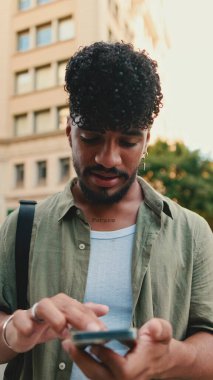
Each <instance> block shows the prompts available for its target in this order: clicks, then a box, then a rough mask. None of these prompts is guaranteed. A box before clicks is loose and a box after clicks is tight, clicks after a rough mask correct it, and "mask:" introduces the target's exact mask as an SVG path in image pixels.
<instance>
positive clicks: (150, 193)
mask: <svg viewBox="0 0 213 380" xmlns="http://www.w3.org/2000/svg"><path fill="white" fill-rule="evenodd" d="M137 178H138V182H139V184H140V185H141V187H142V190H143V194H144V202H145V203H146V204H147V206H149V207H150V208H151V209H152V210H153V211H154V212H155V214H157V215H159V216H160V215H161V212H164V214H166V215H167V216H169V217H170V218H172V219H173V216H172V212H171V208H170V206H169V204H168V202H167V201H166V200H165V198H164V196H163V195H161V194H160V193H158V192H157V191H156V190H155V189H153V187H152V186H150V185H149V184H148V183H147V182H146V181H145V180H144V179H143V178H141V177H137Z"/></svg>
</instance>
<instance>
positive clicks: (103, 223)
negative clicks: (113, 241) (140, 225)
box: [72, 180, 143, 231]
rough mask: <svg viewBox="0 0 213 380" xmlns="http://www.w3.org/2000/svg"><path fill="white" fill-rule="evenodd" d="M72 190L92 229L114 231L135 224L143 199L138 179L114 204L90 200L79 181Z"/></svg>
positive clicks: (77, 204) (76, 202)
mask: <svg viewBox="0 0 213 380" xmlns="http://www.w3.org/2000/svg"><path fill="white" fill-rule="evenodd" d="M72 192H73V196H74V199H75V204H76V206H77V207H78V208H80V209H81V210H82V211H83V213H84V215H85V217H86V219H87V221H88V223H89V224H90V227H91V229H94V230H97V231H113V230H117V229H121V228H125V227H128V226H130V225H132V224H135V223H136V218H137V212H138V208H139V206H140V204H141V202H142V201H143V193H142V189H141V187H140V185H139V183H138V181H137V180H135V181H134V182H133V184H132V185H131V187H130V188H129V190H128V192H127V193H126V194H125V196H124V197H123V198H122V199H121V200H120V201H119V202H117V203H113V204H112V205H107V204H98V205H97V204H95V203H92V202H88V200H87V199H86V198H85V196H84V194H83V193H82V191H81V189H80V187H79V184H78V182H77V183H76V185H75V186H74V187H73V189H72Z"/></svg>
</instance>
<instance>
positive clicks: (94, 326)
mask: <svg viewBox="0 0 213 380" xmlns="http://www.w3.org/2000/svg"><path fill="white" fill-rule="evenodd" d="M86 329H87V330H88V331H100V329H101V328H100V326H99V325H98V324H97V323H95V322H90V323H88V325H87V328H86Z"/></svg>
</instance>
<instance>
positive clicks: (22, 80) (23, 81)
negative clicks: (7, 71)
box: [15, 70, 31, 94]
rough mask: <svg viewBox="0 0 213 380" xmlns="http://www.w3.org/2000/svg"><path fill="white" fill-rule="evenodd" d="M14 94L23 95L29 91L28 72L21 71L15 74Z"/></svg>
mask: <svg viewBox="0 0 213 380" xmlns="http://www.w3.org/2000/svg"><path fill="white" fill-rule="evenodd" d="M15 88H16V90H15V91H16V94H24V93H25V92H29V91H30V90H31V81H30V74H29V71H28V70H26V71H22V72H20V73H17V74H16V87H15Z"/></svg>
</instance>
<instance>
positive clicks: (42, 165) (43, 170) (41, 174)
mask: <svg viewBox="0 0 213 380" xmlns="http://www.w3.org/2000/svg"><path fill="white" fill-rule="evenodd" d="M46 180H47V162H46V161H38V162H37V184H38V185H45V184H46Z"/></svg>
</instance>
